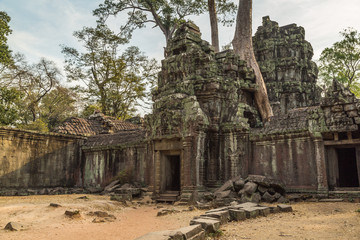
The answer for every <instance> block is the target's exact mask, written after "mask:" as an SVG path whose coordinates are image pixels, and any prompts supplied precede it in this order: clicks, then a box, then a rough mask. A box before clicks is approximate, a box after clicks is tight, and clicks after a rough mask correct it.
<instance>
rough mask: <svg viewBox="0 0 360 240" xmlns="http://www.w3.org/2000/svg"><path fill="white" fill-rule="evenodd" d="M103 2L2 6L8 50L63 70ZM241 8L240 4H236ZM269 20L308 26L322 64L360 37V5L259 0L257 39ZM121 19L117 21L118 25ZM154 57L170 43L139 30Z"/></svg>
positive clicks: (203, 20)
mask: <svg viewBox="0 0 360 240" xmlns="http://www.w3.org/2000/svg"><path fill="white" fill-rule="evenodd" d="M102 1H103V0H0V11H5V12H7V13H8V15H9V16H10V17H11V22H10V27H11V29H12V30H13V33H12V34H11V35H10V37H9V40H8V44H9V46H10V48H11V49H12V50H13V51H14V52H20V53H23V54H25V56H26V58H27V59H28V61H29V62H37V61H39V59H40V58H42V57H45V58H47V59H49V60H53V61H54V62H56V63H57V64H58V66H59V67H60V68H62V66H63V62H64V57H63V55H62V54H61V47H60V45H61V44H64V45H67V46H71V47H80V44H79V43H78V42H77V40H76V39H75V38H74V37H73V35H72V34H73V32H74V31H76V30H80V29H81V28H82V27H83V26H94V25H95V21H96V19H95V17H93V16H92V10H94V9H95V8H96V7H97V6H98V5H99V4H100V3H102ZM236 2H237V1H236ZM263 16H270V18H271V20H273V21H277V22H278V23H279V25H280V26H283V25H287V24H291V23H296V24H297V25H299V26H303V27H304V28H305V31H306V39H307V40H308V41H309V42H310V43H311V44H312V46H313V48H314V53H315V56H314V59H317V58H318V57H319V55H320V53H321V51H322V50H323V49H324V48H325V47H330V46H331V45H332V44H333V43H334V42H336V41H338V40H340V39H341V38H340V35H339V32H340V31H341V30H343V29H344V28H347V27H353V28H355V29H357V30H359V31H360V0H342V1H338V0H316V1H314V0H254V1H253V33H255V31H256V29H257V27H258V26H260V25H261V21H262V17H263ZM191 19H192V20H193V21H194V22H195V23H196V24H197V25H198V26H199V27H200V30H201V32H202V36H203V38H204V39H205V40H208V41H209V40H210V27H209V19H208V16H207V15H203V16H194V17H192V18H191ZM118 21H120V19H116V20H114V21H112V23H111V24H112V25H113V27H114V28H116V23H117V22H118ZM233 34H234V26H233V27H230V28H226V27H222V26H221V27H220V45H226V44H228V43H229V42H231V40H232V38H233ZM130 44H131V45H136V46H138V47H139V48H140V50H142V51H143V52H145V53H146V54H147V55H148V56H149V57H155V58H156V59H158V60H161V59H162V57H163V47H164V45H165V40H164V37H163V35H162V33H161V32H160V30H159V29H157V28H155V29H153V28H151V26H150V27H148V28H147V29H141V30H137V31H136V32H135V34H134V37H133V39H132V41H131V43H130Z"/></svg>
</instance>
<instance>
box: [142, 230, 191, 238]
mask: <svg viewBox="0 0 360 240" xmlns="http://www.w3.org/2000/svg"><path fill="white" fill-rule="evenodd" d="M135 240H184V237H183V235H182V233H181V232H174V230H168V231H161V232H151V233H148V234H145V235H143V236H141V237H138V238H135Z"/></svg>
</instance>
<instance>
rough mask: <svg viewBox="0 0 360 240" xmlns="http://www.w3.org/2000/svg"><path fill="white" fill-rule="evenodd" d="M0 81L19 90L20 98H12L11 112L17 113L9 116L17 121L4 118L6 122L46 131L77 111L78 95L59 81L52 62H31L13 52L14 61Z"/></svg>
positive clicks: (24, 127) (59, 76)
mask: <svg viewBox="0 0 360 240" xmlns="http://www.w3.org/2000/svg"><path fill="white" fill-rule="evenodd" d="M1 80H2V82H1V85H3V86H10V87H11V89H12V91H15V92H20V93H21V101H20V100H19V97H17V98H15V97H14V98H13V100H11V101H13V102H14V103H12V105H11V111H12V112H14V113H15V112H16V114H12V116H13V117H12V119H15V120H14V121H15V122H16V124H15V122H14V121H7V122H8V123H7V124H11V125H14V124H15V125H16V126H17V127H19V128H23V129H28V130H39V131H42V132H46V131H48V130H49V129H50V130H51V129H53V128H54V127H55V126H57V125H58V124H59V123H60V122H61V121H63V120H65V119H66V118H68V117H69V116H72V115H74V114H76V113H75V112H76V111H75V110H76V108H75V102H76V98H77V97H76V95H75V93H74V92H73V91H72V90H70V89H67V88H65V87H62V86H61V85H60V84H59V82H60V80H61V74H60V71H59V70H58V69H57V67H56V66H55V64H54V63H53V62H51V61H48V60H46V59H41V60H40V62H39V63H37V64H31V65H30V64H28V63H27V62H26V61H25V60H24V57H23V56H21V55H15V56H14V63H13V64H12V65H11V67H9V68H8V69H7V70H6V71H5V72H3V74H2V78H1ZM8 102H9V101H8ZM5 116H6V115H5ZM3 124H6V121H4V123H3Z"/></svg>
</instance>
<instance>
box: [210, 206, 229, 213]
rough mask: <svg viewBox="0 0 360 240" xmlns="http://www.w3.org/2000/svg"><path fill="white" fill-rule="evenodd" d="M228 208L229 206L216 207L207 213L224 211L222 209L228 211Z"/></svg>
mask: <svg viewBox="0 0 360 240" xmlns="http://www.w3.org/2000/svg"><path fill="white" fill-rule="evenodd" d="M228 209H229V207H221V208H214V209H211V210H209V211H206V212H205V213H212V212H222V211H226V210H228Z"/></svg>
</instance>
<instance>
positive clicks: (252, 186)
mask: <svg viewBox="0 0 360 240" xmlns="http://www.w3.org/2000/svg"><path fill="white" fill-rule="evenodd" d="M257 187H258V185H257V184H256V183H253V182H247V183H245V185H244V188H243V190H244V192H245V193H246V194H247V195H249V196H251V195H252V194H254V193H255V192H256V189H257Z"/></svg>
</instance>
